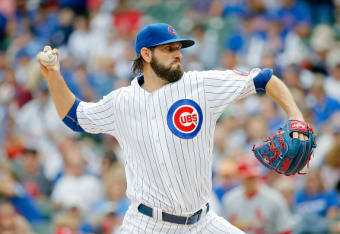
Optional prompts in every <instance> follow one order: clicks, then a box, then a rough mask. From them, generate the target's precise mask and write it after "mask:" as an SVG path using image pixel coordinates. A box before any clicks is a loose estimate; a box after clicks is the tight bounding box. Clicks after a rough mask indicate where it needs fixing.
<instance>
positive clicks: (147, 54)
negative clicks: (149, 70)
mask: <svg viewBox="0 0 340 234" xmlns="http://www.w3.org/2000/svg"><path fill="white" fill-rule="evenodd" d="M140 55H141V56H142V58H143V59H144V61H145V62H147V63H150V62H151V59H152V51H151V50H150V49H148V48H145V47H143V48H142V49H141V50H140Z"/></svg>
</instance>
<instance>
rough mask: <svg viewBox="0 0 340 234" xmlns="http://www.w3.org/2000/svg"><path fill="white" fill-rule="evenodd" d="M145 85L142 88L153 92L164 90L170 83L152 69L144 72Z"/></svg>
mask: <svg viewBox="0 0 340 234" xmlns="http://www.w3.org/2000/svg"><path fill="white" fill-rule="evenodd" d="M143 74H144V83H143V85H142V88H143V89H145V90H146V91H148V92H150V93H151V92H153V91H155V90H157V89H160V88H162V87H163V86H164V85H167V84H168V83H169V82H168V81H165V80H163V79H161V78H160V77H158V76H157V75H156V74H155V73H154V71H153V70H152V69H145V70H144V72H143Z"/></svg>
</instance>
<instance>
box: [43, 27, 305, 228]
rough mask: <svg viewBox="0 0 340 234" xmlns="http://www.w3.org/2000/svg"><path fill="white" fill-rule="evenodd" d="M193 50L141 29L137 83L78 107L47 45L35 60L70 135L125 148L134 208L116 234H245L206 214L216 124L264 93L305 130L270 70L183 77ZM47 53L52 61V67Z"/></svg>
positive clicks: (168, 34) (173, 36) (172, 33)
mask: <svg viewBox="0 0 340 234" xmlns="http://www.w3.org/2000/svg"><path fill="white" fill-rule="evenodd" d="M194 43H195V42H194V41H193V40H190V39H182V38H180V37H179V35H178V34H177V32H176V30H175V29H174V28H173V27H172V26H170V25H168V24H151V25H148V26H146V27H144V28H143V29H141V30H140V31H139V33H138V35H137V38H136V44H135V50H136V54H137V57H136V59H135V61H134V65H133V70H134V72H136V73H139V76H137V77H136V78H134V79H133V81H132V82H131V85H130V86H128V87H124V88H120V89H117V90H114V91H112V92H111V93H110V94H108V95H107V96H105V97H103V99H102V100H100V101H99V102H97V103H88V102H82V101H80V100H78V99H77V98H76V97H75V96H74V95H73V94H72V93H71V92H70V90H69V88H68V87H67V85H66V83H65V81H64V79H63V77H62V76H61V74H60V65H59V54H58V50H56V49H54V50H52V49H51V48H50V47H49V46H46V47H45V48H44V51H42V52H40V53H39V54H38V56H37V58H38V61H39V63H40V68H41V72H42V74H43V76H44V77H45V78H46V80H47V82H48V86H49V90H50V92H51V95H52V97H53V100H54V103H55V106H56V108H57V111H58V115H59V116H60V118H61V119H62V120H63V121H64V123H65V124H66V125H67V126H68V127H70V128H71V129H73V130H74V131H80V132H82V131H86V132H88V133H93V134H96V133H107V134H110V135H113V136H114V137H115V138H116V139H117V140H118V141H119V143H120V145H121V147H122V149H123V152H124V163H125V168H126V177H127V191H126V193H127V196H128V198H129V199H130V200H131V203H132V204H131V206H130V207H129V209H128V211H127V213H126V216H125V218H124V222H123V225H122V227H121V229H120V233H175V232H177V233H214V234H217V233H243V232H242V231H240V230H239V229H237V228H236V227H234V226H232V225H231V224H230V223H229V222H228V221H226V220H225V219H223V218H221V217H219V216H217V215H216V214H215V213H214V212H213V211H211V210H209V201H208V199H209V197H210V194H211V186H212V180H211V175H212V174H211V173H212V150H213V136H214V129H215V125H216V120H217V118H218V117H219V116H220V114H221V113H222V112H223V111H224V110H225V109H226V107H228V105H230V104H231V103H234V102H236V101H237V100H239V99H241V98H244V97H247V96H248V95H251V94H254V93H256V92H257V93H261V92H262V93H263V92H266V93H267V95H268V96H269V97H270V98H272V99H273V100H274V101H276V102H277V103H278V104H279V105H280V106H281V107H282V108H283V109H284V110H285V111H286V113H287V115H288V118H289V119H290V120H294V121H296V123H303V124H304V118H303V116H302V114H301V112H300V110H299V109H298V107H297V105H296V104H295V101H294V100H293V98H292V95H291V94H290V92H289V90H288V89H287V87H286V86H285V85H284V84H283V83H282V82H281V81H280V80H279V79H278V78H277V77H275V76H274V75H273V72H272V70H271V69H259V68H256V69H252V70H251V71H249V72H247V73H245V72H240V71H234V70H225V71H190V72H184V71H183V66H182V53H181V49H183V48H186V47H189V46H192V45H194ZM46 53H49V54H52V56H50V57H52V58H51V59H50V61H46V59H45V58H46V57H47V56H44V55H46ZM53 56H56V59H54V60H53ZM202 56H204V55H202ZM51 61H52V62H51ZM53 61H55V62H53ZM44 64H45V65H44ZM303 126H305V125H303ZM306 129H307V127H306ZM306 129H300V130H301V131H300V130H299V131H294V130H292V137H293V138H294V139H296V140H297V141H299V142H304V141H307V140H308V136H307V135H308V134H305V132H304V131H303V130H306ZM307 130H308V129H307ZM307 130H306V131H307ZM268 145H270V142H269V143H268V144H267V143H266V144H265V146H266V147H267V148H268V149H269V150H271V151H273V149H274V148H275V147H273V146H268ZM257 150H258V151H259V152H260V153H261V152H262V153H263V150H262V149H257ZM261 150H262V151H261ZM259 157H260V156H259ZM292 161H293V160H292ZM275 162H277V160H276V161H275ZM279 162H280V161H279ZM280 163H281V162H280ZM274 166H276V165H274ZM274 166H273V168H272V169H275V167H274ZM89 192H95V191H89Z"/></svg>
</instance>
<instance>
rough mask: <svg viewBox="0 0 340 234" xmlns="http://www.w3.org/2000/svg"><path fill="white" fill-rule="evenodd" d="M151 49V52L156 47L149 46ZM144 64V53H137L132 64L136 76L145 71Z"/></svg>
mask: <svg viewBox="0 0 340 234" xmlns="http://www.w3.org/2000/svg"><path fill="white" fill-rule="evenodd" d="M148 49H150V50H151V52H153V51H154V49H155V47H150V48H148ZM143 66H144V59H143V57H142V55H141V54H140V53H139V54H137V57H136V58H135V59H134V60H133V65H132V72H133V74H134V75H135V76H139V75H141V74H142V73H143Z"/></svg>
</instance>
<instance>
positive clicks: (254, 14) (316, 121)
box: [0, 0, 340, 234]
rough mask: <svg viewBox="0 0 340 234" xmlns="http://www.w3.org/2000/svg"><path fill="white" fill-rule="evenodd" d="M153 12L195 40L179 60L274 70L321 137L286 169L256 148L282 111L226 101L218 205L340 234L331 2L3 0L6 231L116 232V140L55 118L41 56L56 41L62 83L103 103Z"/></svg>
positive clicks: (339, 104)
mask: <svg viewBox="0 0 340 234" xmlns="http://www.w3.org/2000/svg"><path fill="white" fill-rule="evenodd" d="M154 22H165V23H169V24H172V25H173V26H174V27H175V28H176V30H177V31H178V32H179V33H180V35H181V36H183V37H191V38H193V39H195V40H196V45H195V46H194V47H190V48H188V49H185V50H183V53H184V58H183V60H184V66H185V69H186V70H202V69H220V70H222V69H241V70H249V69H251V68H254V67H260V68H264V67H270V68H273V69H274V72H275V74H276V75H277V76H279V77H280V78H281V79H282V80H283V81H284V82H285V84H286V85H287V86H288V87H289V89H290V90H291V92H292V93H293V95H294V97H295V100H296V101H297V103H298V105H299V107H300V108H301V110H302V111H303V114H304V116H305V118H306V121H308V122H309V123H311V124H312V125H313V127H314V130H315V132H316V134H317V144H318V147H317V149H316V150H315V152H314V155H313V156H312V159H311V161H310V163H309V169H306V171H309V173H308V174H307V175H304V176H301V175H298V176H290V177H286V176H281V175H279V174H276V173H272V172H270V171H268V170H266V169H265V168H263V167H261V166H260V165H259V163H257V162H253V160H252V152H251V148H252V146H253V144H259V143H260V142H262V141H263V140H265V138H266V137H267V136H270V135H272V134H274V133H275V131H276V130H277V129H278V127H279V126H281V125H282V124H283V123H284V122H285V121H286V120H287V117H286V116H285V114H284V113H283V111H282V110H281V109H280V108H279V107H278V106H277V105H276V104H274V103H273V102H272V101H270V100H269V99H268V98H267V97H265V96H259V95H254V96H252V97H249V98H247V99H245V100H242V101H240V102H239V103H237V104H235V105H233V106H230V108H228V109H227V110H226V111H225V112H224V113H223V114H222V115H221V117H220V118H219V120H218V123H217V127H216V134H215V147H214V165H213V168H214V169H213V178H212V179H213V193H212V197H211V204H212V207H213V209H214V210H215V211H216V212H218V213H219V214H220V215H222V216H224V217H225V218H227V219H228V220H229V221H230V222H231V223H233V224H234V225H236V226H238V227H240V228H241V229H243V230H244V231H246V232H247V233H289V231H290V232H293V233H340V210H339V199H338V198H339V191H340V1H339V0H256V1H251V0H188V1H184V0H168V1H160V0H139V1H138V0H137V1H129V0H16V1H15V0H0V126H1V128H0V234H4V233H6V234H9V233H11V234H26V233H41V234H46V233H56V234H66V233H67V234H68V233H104V234H108V233H112V232H114V231H115V230H117V228H118V227H119V225H120V224H121V222H122V219H123V216H124V213H125V212H126V210H127V207H128V205H129V201H128V200H127V198H126V197H125V189H126V181H125V172H124V169H123V167H122V165H121V164H120V161H121V158H122V153H121V150H120V147H119V144H118V143H117V141H116V140H115V139H114V138H113V137H111V136H108V135H88V134H77V133H73V132H72V131H71V130H69V129H68V128H67V127H66V126H64V125H63V123H62V121H61V120H60V119H59V118H58V116H57V113H56V110H55V108H54V105H53V102H52V100H51V97H50V96H49V93H48V88H47V85H46V82H45V81H44V80H43V78H42V76H41V74H40V71H39V66H38V64H37V62H36V60H35V56H36V54H37V53H38V52H39V51H40V50H42V49H43V46H44V45H47V44H48V45H51V46H52V47H53V48H58V49H59V50H60V56H61V58H60V59H61V65H62V74H63V76H64V78H65V80H66V82H67V84H68V85H69V87H70V89H71V90H72V91H73V92H74V94H75V95H76V96H77V97H79V98H80V99H82V100H84V101H97V100H99V99H100V98H101V97H102V96H104V95H106V94H108V93H109V92H110V91H111V90H113V89H117V88H119V87H122V86H126V85H128V84H129V82H130V81H131V80H132V79H133V75H132V74H131V65H132V60H133V59H134V57H135V53H134V39H135V36H136V33H137V32H138V30H139V29H140V28H141V27H143V26H144V25H146V24H149V23H154Z"/></svg>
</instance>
